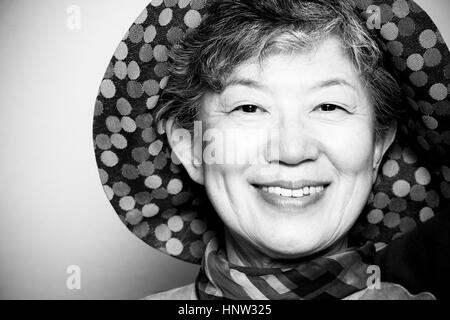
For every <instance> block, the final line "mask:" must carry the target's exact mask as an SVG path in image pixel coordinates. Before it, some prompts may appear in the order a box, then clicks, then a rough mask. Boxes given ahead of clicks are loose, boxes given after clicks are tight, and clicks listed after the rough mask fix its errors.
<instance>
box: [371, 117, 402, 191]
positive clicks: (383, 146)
mask: <svg viewBox="0 0 450 320" xmlns="http://www.w3.org/2000/svg"><path fill="white" fill-rule="evenodd" d="M396 134H397V121H394V123H393V124H392V126H391V127H390V128H389V129H388V130H387V131H385V132H384V133H383V134H380V135H378V134H375V136H376V137H375V150H374V155H373V183H375V181H376V179H377V176H378V169H379V168H380V164H381V161H382V160H383V157H384V155H385V153H386V151H387V150H388V149H389V147H390V146H391V145H392V143H393V142H394V139H395V135H396Z"/></svg>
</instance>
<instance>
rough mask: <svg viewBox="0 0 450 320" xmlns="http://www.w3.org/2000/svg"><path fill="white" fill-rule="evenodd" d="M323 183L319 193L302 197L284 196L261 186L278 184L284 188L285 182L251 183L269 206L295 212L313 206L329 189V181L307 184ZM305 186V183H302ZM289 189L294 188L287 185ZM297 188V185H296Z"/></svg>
mask: <svg viewBox="0 0 450 320" xmlns="http://www.w3.org/2000/svg"><path fill="white" fill-rule="evenodd" d="M320 185H323V186H324V189H323V191H321V192H319V193H314V194H309V195H305V196H303V197H299V198H296V197H284V196H281V195H278V194H274V193H269V192H267V191H264V190H263V189H262V188H261V186H279V187H282V188H286V184H284V187H283V186H282V185H272V184H270V185H262V184H261V185H252V187H253V188H254V189H255V191H256V192H257V194H258V196H259V197H260V199H261V200H262V201H264V202H266V203H267V204H269V205H270V206H273V207H274V208H275V209H276V210H280V209H281V210H283V211H289V212H295V213H298V212H299V211H301V210H304V209H306V208H309V207H311V206H313V205H314V204H316V203H318V202H319V201H320V200H322V199H323V198H324V197H325V195H326V194H327V192H328V189H329V183H324V184H317V183H316V184H314V183H311V184H309V185H308V186H320ZM303 186H307V185H303ZM289 188H290V189H296V188H292V186H290V187H289ZM297 188H298V187H297Z"/></svg>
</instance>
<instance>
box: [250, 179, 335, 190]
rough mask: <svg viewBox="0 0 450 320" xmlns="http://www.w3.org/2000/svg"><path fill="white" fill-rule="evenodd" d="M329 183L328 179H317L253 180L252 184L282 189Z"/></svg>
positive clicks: (326, 184)
mask: <svg viewBox="0 0 450 320" xmlns="http://www.w3.org/2000/svg"><path fill="white" fill-rule="evenodd" d="M329 184H330V182H329V181H317V180H306V179H303V180H295V181H288V180H274V181H270V182H255V183H252V185H254V186H255V185H256V186H258V187H280V188H284V189H301V188H304V187H318V186H328V185H329Z"/></svg>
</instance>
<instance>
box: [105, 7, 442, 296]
mask: <svg viewBox="0 0 450 320" xmlns="http://www.w3.org/2000/svg"><path fill="white" fill-rule="evenodd" d="M172 2H173V1H172ZM172 2H171V1H167V2H165V5H166V6H167V8H164V9H162V8H161V9H162V10H161V11H160V13H159V15H158V21H159V24H160V25H161V26H162V27H164V26H166V25H167V24H168V23H169V22H170V21H172V20H173V21H181V20H182V21H184V23H185V24H186V25H187V26H188V27H190V29H189V32H188V33H187V34H186V35H185V36H184V37H182V30H181V29H180V28H178V29H177V28H176V27H172V28H170V29H169V30H168V32H167V39H168V41H169V42H172V43H176V45H175V46H174V47H173V49H172V51H171V52H170V54H169V56H170V68H169V71H166V69H165V68H167V67H168V64H167V62H166V60H167V55H166V51H165V48H166V47H164V48H163V47H162V46H161V44H159V45H156V46H154V47H153V50H152V55H153V58H154V60H155V62H154V63H153V64H151V65H152V66H153V70H151V69H149V68H148V65H146V64H142V65H141V68H140V69H139V66H137V67H136V62H135V61H129V62H128V66H127V75H128V78H129V79H133V78H134V79H136V78H138V77H139V76H141V77H142V76H143V74H145V77H147V79H148V78H152V79H154V78H155V76H156V77H159V78H162V80H161V81H160V83H157V82H156V81H154V80H144V79H143V81H144V82H143V83H141V84H140V83H139V82H138V81H129V82H128V83H127V84H126V91H125V88H123V89H121V88H120V87H119V88H117V83H116V85H114V83H112V82H111V81H109V82H108V81H107V82H106V84H105V81H106V80H105V81H104V83H103V84H102V88H107V87H108V86H111V84H112V85H113V87H114V89H115V90H116V89H117V91H118V92H115V93H114V95H113V96H116V97H118V96H121V95H123V94H127V95H128V96H129V97H131V98H132V99H135V100H137V99H142V98H143V96H144V97H145V95H144V92H145V93H146V94H147V96H149V98H148V99H147V101H146V107H147V108H148V109H153V110H152V111H151V113H152V115H150V112H149V111H148V110H146V108H142V107H139V103H137V101H132V102H130V103H131V104H132V105H133V107H131V105H130V104H129V103H128V101H127V100H125V99H124V98H119V99H118V100H117V102H116V105H115V106H114V107H115V109H116V110H115V113H116V114H117V112H118V114H120V115H121V116H122V119H120V120H119V118H118V117H117V116H114V115H112V113H110V112H112V111H109V109H107V110H108V111H107V112H106V113H107V114H109V115H108V116H107V117H105V118H102V120H100V119H98V118H96V121H97V123H99V124H101V125H103V126H106V128H107V130H108V131H109V133H113V135H111V136H108V135H106V134H105V133H100V134H103V135H102V136H100V134H97V136H96V146H97V147H99V148H98V150H99V152H98V153H97V155H98V159H99V160H100V161H99V163H101V164H102V166H103V167H106V168H107V169H102V170H103V171H100V174H101V176H103V178H102V181H103V184H104V185H105V191H106V192H107V194H109V197H110V200H111V202H112V203H113V205H114V206H115V208H116V210H117V211H118V212H123V213H124V214H123V217H124V218H125V219H124V220H125V222H126V223H127V224H128V225H130V226H133V227H132V228H133V231H134V232H135V233H136V234H137V235H138V236H140V237H141V238H143V239H145V240H146V241H147V242H149V243H150V244H151V245H153V246H155V247H157V248H159V249H160V250H163V251H165V252H167V253H169V254H172V255H174V256H179V257H181V258H183V259H185V260H188V261H193V260H195V259H197V260H198V259H200V258H202V262H201V269H200V273H199V275H198V277H197V279H196V281H195V283H194V284H192V285H189V286H186V287H182V288H177V289H174V290H170V291H168V292H163V293H159V294H156V295H153V296H150V297H149V298H150V299H326V298H339V299H387V298H389V299H409V298H413V299H432V298H434V296H433V294H432V293H429V292H415V293H417V294H416V295H413V294H411V293H410V292H409V291H408V288H405V287H403V286H402V285H400V284H394V283H389V282H381V283H380V282H379V279H376V281H375V282H374V281H373V277H372V271H371V270H377V269H376V268H375V269H374V266H385V265H388V264H389V262H386V257H389V254H386V252H387V251H384V254H383V255H382V254H378V255H376V253H375V246H374V244H373V242H371V241H369V242H367V243H364V244H360V245H358V246H356V245H353V244H349V241H352V239H351V237H349V231H350V229H351V228H352V227H353V226H355V223H356V221H357V219H358V217H359V216H360V215H361V213H362V212H364V210H366V209H365V208H366V207H367V203H368V202H369V203H374V205H375V206H376V207H380V205H379V202H380V200H379V199H375V197H374V193H373V192H372V190H373V188H374V184H375V186H376V184H377V183H380V181H379V180H380V179H379V169H380V165H381V164H382V161H383V159H384V155H385V154H386V153H387V151H388V150H389V148H390V147H391V145H392V144H393V142H394V139H396V135H397V139H400V137H402V136H404V135H405V134H406V133H407V132H405V131H406V130H405V129H403V132H398V131H399V130H398V127H399V126H398V124H399V123H402V122H406V123H407V121H411V120H410V118H408V117H407V115H404V113H405V111H404V107H405V105H404V100H402V99H401V97H402V89H401V87H400V85H399V83H398V82H397V81H396V79H394V78H397V79H401V78H402V76H401V75H399V74H397V71H398V70H400V71H401V68H399V66H397V65H396V67H397V70H395V69H394V68H392V67H391V63H392V60H388V59H387V57H388V55H385V54H384V49H385V46H386V45H387V47H388V49H389V52H391V54H392V51H393V52H394V54H393V55H394V56H395V55H396V54H397V53H398V51H399V48H398V46H399V45H398V44H397V43H393V40H394V39H393V34H392V30H390V29H389V26H390V25H389V22H388V23H386V24H385V25H384V26H383V27H381V26H380V27H381V34H382V36H383V37H384V41H386V40H388V43H387V44H384V43H383V41H382V40H381V39H378V37H377V36H376V35H374V34H373V33H371V32H370V30H369V29H368V28H367V27H368V26H369V28H370V27H372V29H373V27H376V23H375V25H370V24H369V20H370V21H372V22H373V20H374V19H375V22H376V19H380V23H381V21H383V20H386V17H385V16H383V15H382V16H380V17H377V16H375V17H374V15H377V13H378V12H379V11H377V8H379V7H376V6H375V7H374V6H372V7H371V8H368V9H371V10H365V9H367V8H363V9H364V10H363V11H364V13H366V16H365V18H366V20H364V19H361V18H360V16H359V15H358V13H357V12H358V10H357V9H355V8H354V7H353V6H352V5H351V4H350V3H348V2H347V1H299V0H290V1H276V0H265V1H246V0H237V1H231V0H230V1H228V0H226V1H210V2H209V3H208V6H207V7H206V8H204V9H203V10H204V16H203V19H202V20H201V23H200V22H199V20H198V19H199V17H198V16H197V14H196V12H197V11H194V10H195V9H198V8H196V6H201V5H202V4H201V3H199V2H198V1H197V2H196V1H193V2H192V3H191V4H190V6H191V9H190V10H186V11H183V6H184V5H185V3H184V2H182V1H180V2H178V7H179V8H180V9H179V10H178V15H177V13H176V11H175V9H171V7H172V6H173V5H174V4H176V1H175V2H174V3H172ZM155 5H157V3H156V4H155ZM405 6H406V7H405ZM412 10H413V8H412V7H410V6H409V5H408V3H406V2H404V1H395V2H394V4H393V6H392V12H393V13H394V14H393V15H395V16H397V17H398V18H405V17H406V16H407V15H408V14H409V13H410V11H411V12H412ZM414 10H418V9H417V7H414ZM174 11H175V16H174ZM148 14H150V11H146V14H145V15H146V16H144V17H143V16H142V15H141V17H140V18H139V19H138V22H139V20H144V21H145V20H146V19H147V20H149V19H150V18H151V17H148ZM367 14H368V16H367ZM181 17H182V18H183V19H180V18H181ZM196 19H197V20H196ZM391 19H392V17H391ZM150 20H151V19H150ZM139 25H140V24H139V23H138V24H136V26H139ZM386 26H387V27H386ZM394 26H395V24H394ZM136 29H139V27H135V28H132V29H130V33H129V34H128V37H129V39H130V41H131V42H134V43H136V42H138V41H137V40H138V39H139V38H143V39H144V42H149V43H150V42H152V41H154V39H157V40H159V41H161V34H158V32H156V38H155V35H154V31H152V30H153V29H154V28H153V29H152V28H147V29H145V31H144V30H143V28H140V30H142V32H141V35H139V31H136ZM375 29H376V28H375ZM429 31H431V32H432V30H429ZM142 33H143V34H142ZM152 33H153V34H152ZM394 33H395V32H394ZM433 34H434V35H435V37H436V38H437V36H436V34H435V33H433ZM146 37H147V39H146ZM152 37H153V38H152ZM158 37H159V38H158ZM423 37H425V38H426V40H427V41H425V40H424V42H426V44H425V46H430V45H431V44H432V43H431V42H433V41H432V40H430V39H428V38H430V36H428V37H427V34H425V36H422V38H423ZM431 37H432V36H431ZM180 39H181V41H180ZM389 41H390V42H389ZM436 42H437V40H436ZM400 44H401V43H400ZM435 45H436V43H435V44H433V46H432V47H434V46H435ZM150 49H151V47H150ZM402 50H404V51H407V50H406V48H402ZM121 51H123V49H121V48H120V46H119V48H118V51H117V52H116V55H115V56H116V58H117V59H118V61H116V62H115V64H114V75H115V77H116V78H119V79H120V76H121V74H120V68H121V67H120V66H121V65H122V64H121V63H120V62H121V60H123V59H124V58H125V57H121V56H122V55H123V54H122V52H121ZM135 51H136V52H137V51H138V50H137V49H136V50H135ZM148 51H149V48H148V46H145V44H144V45H143V46H142V47H141V48H140V50H139V58H140V60H141V61H143V62H146V60H147V62H148V60H150V59H151V57H150V55H149V54H148ZM397 56H398V54H397ZM121 58H122V59H121ZM149 58H150V59H149ZM133 62H134V63H133ZM393 62H394V63H395V60H394V61H393ZM122 63H123V62H122ZM409 64H410V65H413V67H414V62H409ZM410 65H408V66H409V67H410V68H411V66H410ZM145 68H146V69H145ZM141 69H142V70H141ZM411 69H412V68H411ZM136 70H137V72H136ZM136 75H137V77H136ZM167 75H170V78H169V79H168V78H167V77H166V76H167ZM122 78H123V77H122ZM411 81H412V80H411ZM414 81H416V80H414ZM159 87H161V88H163V89H164V90H163V91H162V96H161V99H159V101H158V103H156V101H157V99H158V98H159V95H157V94H159ZM155 88H156V89H155ZM406 89H407V88H406ZM403 90H405V88H403ZM430 90H431V89H430ZM101 91H102V90H101ZM103 91H107V90H106V89H104V90H103ZM430 92H431V91H430ZM406 94H408V92H406ZM430 94H431V93H430ZM102 95H103V97H102V100H103V102H102V104H105V100H104V99H105V98H106V99H109V98H108V94H106V95H105V94H104V92H103V93H102ZM409 99H410V100H412V97H411V95H410V97H409ZM102 100H101V101H102ZM436 100H437V99H436ZM442 100H443V99H441V101H442ZM106 102H107V103H108V101H106ZM102 116H104V115H102ZM133 119H135V120H133ZM427 120H428V119H427ZM130 123H131V125H130ZM133 123H135V125H134V126H133ZM153 123H155V124H158V128H157V131H158V136H157V135H156V133H155V132H154V130H153V129H154V128H153V127H154V125H153ZM137 127H138V128H139V130H137ZM403 128H405V127H403ZM100 130H101V129H100V128H98V129H97V132H100ZM121 130H123V131H124V132H123V133H122V132H121V133H119V132H120V131H121ZM103 132H106V131H103ZM397 132H398V134H397ZM124 134H125V136H124ZM126 134H129V136H128V137H127V136H126ZM139 135H140V137H139V138H140V139H139V140H138V139H135V138H133V136H134V137H138V136H139ZM99 136H100V137H99ZM130 139H131V140H130ZM121 140H124V141H125V143H123V144H121V143H119V141H121ZM108 141H110V146H109V147H108ZM128 144H130V146H128ZM111 146H113V147H114V148H115V150H114V149H113V148H112V147H111ZM127 156H128V157H127ZM119 159H123V160H119ZM149 159H152V161H149ZM168 159H170V160H171V161H172V163H171V164H168V163H167V162H168V161H167V160H168ZM119 162H121V163H119ZM423 169H424V170H425V171H424V170H422V171H419V170H417V171H415V178H416V180H417V181H418V182H421V181H422V182H424V181H423V180H424V179H426V177H427V175H429V172H428V171H427V169H425V168H423ZM417 172H419V173H417ZM417 176H419V178H418V177H417ZM424 176H425V178H424ZM116 178H119V179H117V180H115V179H116ZM123 178H125V179H123ZM105 180H106V181H105ZM192 182H194V183H192ZM399 182H400V183H399ZM404 182H405V181H404V180H398V181H396V182H395V183H394V185H393V192H394V194H395V195H396V197H395V199H392V201H391V204H392V203H394V204H393V205H391V204H390V205H389V209H390V210H392V211H396V212H398V211H402V210H398V208H399V207H403V206H405V205H404V202H406V201H405V199H403V198H404V197H406V194H408V192H406V194H403V193H404V191H405V188H406V189H407V187H405V186H404ZM425 182H426V181H425ZM406 183H407V182H406ZM130 184H133V185H134V187H130ZM139 184H140V185H141V187H139ZM428 184H429V182H428V183H423V184H422V185H428ZM183 188H184V190H186V192H184V191H183V190H182V189H183ZM131 189H133V191H131ZM397 189H398V190H397ZM441 189H442V188H441ZM371 192H372V193H371ZM430 192H431V191H428V193H427V196H426V197H431V196H429V194H430ZM205 194H206V197H205ZM379 194H380V193H377V195H379ZM402 194H403V195H402ZM169 195H170V196H169ZM194 197H196V199H195V198H194ZM380 197H381V196H380ZM426 197H425V198H426ZM193 198H194V199H193ZM371 198H372V199H371ZM410 198H411V199H415V198H417V197H416V195H414V196H413V194H412V193H411V195H410ZM394 200H395V201H394ZM402 200H403V201H402ZM423 200H425V201H426V199H423ZM413 201H415V200H413ZM375 202H376V203H375ZM416 202H417V201H416ZM428 202H431V201H428ZM428 202H427V203H428ZM381 207H382V206H381ZM385 207H386V206H385ZM406 207H408V205H406ZM193 209H194V211H193ZM378 210H379V209H378ZM405 211H406V210H405ZM370 214H372V216H376V215H379V214H380V213H379V212H378V211H374V210H372V211H370ZM200 215H204V216H205V217H204V218H201V217H199V216H200ZM381 215H383V213H381ZM386 215H387V214H386ZM371 218H372V219H373V217H371ZM202 219H206V223H203V220H202ZM208 220H209V221H208ZM383 220H384V218H383ZM423 220H426V219H423ZM406 221H408V220H406ZM385 225H386V222H385ZM207 226H208V227H209V228H207ZM207 229H211V230H212V231H208V232H207ZM353 242H354V240H353ZM386 242H387V241H386ZM390 248H395V245H390ZM380 252H381V251H380ZM380 257H382V258H380ZM193 258H194V259H193ZM386 271H389V270H386ZM382 272H384V271H383V270H382ZM393 279H395V277H393ZM414 289H417V288H414ZM415 291H417V290H415Z"/></svg>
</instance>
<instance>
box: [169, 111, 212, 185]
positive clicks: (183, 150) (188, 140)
mask: <svg viewBox="0 0 450 320" xmlns="http://www.w3.org/2000/svg"><path fill="white" fill-rule="evenodd" d="M165 131H166V136H167V140H168V142H169V145H170V147H171V148H172V151H173V152H174V153H175V155H176V156H177V158H178V159H179V160H180V162H181V164H182V165H183V167H184V168H185V169H186V171H187V173H188V174H189V176H190V177H191V179H192V180H194V181H195V182H197V183H199V184H202V185H203V184H204V176H203V165H202V161H201V160H202V159H201V158H202V157H201V153H202V152H200V155H198V152H196V149H195V147H194V143H193V141H195V138H194V137H193V136H192V134H191V133H190V132H189V130H187V129H184V128H181V127H180V126H178V125H177V123H176V121H175V119H174V118H169V119H168V120H166V121H165ZM200 143H201V142H200ZM199 147H200V150H202V148H201V146H199Z"/></svg>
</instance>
